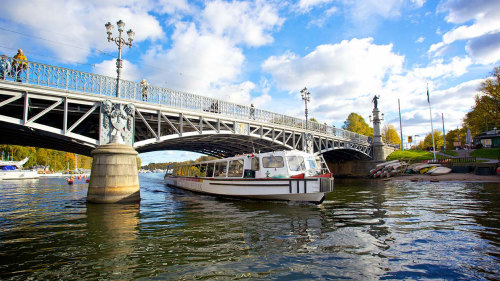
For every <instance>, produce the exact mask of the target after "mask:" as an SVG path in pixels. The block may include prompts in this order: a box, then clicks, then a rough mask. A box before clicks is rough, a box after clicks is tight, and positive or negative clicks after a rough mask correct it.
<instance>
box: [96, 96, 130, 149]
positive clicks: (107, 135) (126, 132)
mask: <svg viewBox="0 0 500 281" xmlns="http://www.w3.org/2000/svg"><path fill="white" fill-rule="evenodd" d="M134 116H135V106H134V105H133V104H131V103H129V104H121V103H116V104H113V103H112V102H111V101H110V100H105V101H103V102H102V103H101V119H100V120H101V128H100V133H99V143H100V144H101V145H103V144H107V143H111V142H117V143H123V144H126V145H129V146H133V144H134Z"/></svg>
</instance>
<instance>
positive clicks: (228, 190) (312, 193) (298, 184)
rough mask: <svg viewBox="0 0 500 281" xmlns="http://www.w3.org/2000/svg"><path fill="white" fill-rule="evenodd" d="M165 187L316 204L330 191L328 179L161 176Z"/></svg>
mask: <svg viewBox="0 0 500 281" xmlns="http://www.w3.org/2000/svg"><path fill="white" fill-rule="evenodd" d="M165 181H166V183H167V184H168V185H171V186H174V187H178V188H182V189H185V190H189V191H193V192H198V193H204V194H211V195H217V196H225V197H226V196H227V197H237V198H249V199H258V200H279V201H300V202H312V203H316V204H320V203H321V202H323V200H324V199H325V193H326V192H329V191H332V190H333V180H332V179H330V178H305V179H291V178H288V179H242V178H241V179H240V178H239V179H227V178H224V179H213V178H189V177H169V176H166V177H165Z"/></svg>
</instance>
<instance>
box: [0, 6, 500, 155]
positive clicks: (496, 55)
mask: <svg viewBox="0 0 500 281" xmlns="http://www.w3.org/2000/svg"><path fill="white" fill-rule="evenodd" d="M0 3H1V6H2V10H3V11H2V13H1V15H0V51H1V52H2V53H4V54H6V55H9V56H13V55H14V54H15V52H16V50H17V49H18V48H22V49H23V50H24V53H25V54H26V56H27V57H28V60H31V61H36V62H41V63H46V64H51V65H57V66H63V67H68V68H73V69H78V70H82V71H88V72H93V73H99V74H104V75H109V76H113V77H114V76H115V75H116V70H115V59H116V56H117V47H116V45H114V44H113V43H109V42H107V39H106V29H105V27H104V24H105V23H106V22H108V21H110V22H111V23H113V24H114V25H115V33H114V35H116V33H117V32H116V22H117V21H118V20H119V19H121V20H123V21H124V22H125V23H126V26H125V29H126V30H128V29H129V28H131V29H133V30H134V31H135V33H136V36H135V40H134V42H133V43H134V45H133V47H132V48H130V49H129V48H126V49H125V50H124V52H123V59H124V60H125V62H124V73H123V75H124V79H127V80H132V81H140V80H141V79H142V78H146V80H148V82H149V83H150V84H153V85H156V86H163V87H168V88H172V89H177V90H183V91H188V92H193V93H196V94H200V95H206V96H211V97H217V98H220V99H223V100H228V101H231V102H235V103H239V104H244V105H249V104H250V103H253V104H255V105H256V107H258V108H263V109H267V110H271V111H274V112H278V113H284V114H288V115H291V116H297V117H303V116H304V107H303V102H302V100H301V98H300V93H299V91H300V90H301V89H302V88H303V87H307V88H308V89H309V91H310V92H311V103H310V106H309V108H310V116H312V117H314V118H316V119H317V120H318V121H319V122H321V123H325V122H326V123H328V124H329V125H331V124H333V125H335V126H337V127H340V126H342V124H343V122H344V121H345V119H346V118H347V116H348V115H349V113H351V112H356V113H358V114H360V115H362V116H363V117H364V118H365V120H367V121H368V116H369V115H370V114H371V109H372V108H373V105H372V104H371V100H372V97H373V95H375V94H377V95H380V100H379V109H380V110H381V111H382V112H383V113H384V114H385V124H392V125H394V126H395V127H396V128H397V129H398V130H399V119H398V103H397V100H398V98H399V99H400V100H401V111H402V122H403V135H404V139H406V137H407V136H408V135H420V136H421V137H420V139H419V138H417V140H421V139H423V136H424V135H426V134H428V133H430V131H431V129H430V116H429V109H428V105H427V99H426V85H427V83H428V84H429V89H430V93H431V103H432V112H433V120H434V127H435V129H439V130H441V128H442V124H441V114H443V115H444V120H445V129H446V130H449V129H455V128H457V126H461V124H462V119H463V117H464V114H465V113H466V112H467V111H468V110H470V108H471V106H472V105H473V104H474V96H475V95H476V94H478V91H477V89H478V88H479V86H480V82H481V81H482V80H483V79H484V78H486V77H488V76H489V73H490V72H491V71H492V70H493V68H494V67H495V66H497V65H498V62H499V60H500V1H490V0H478V1H470V0H457V1H447V0H443V1H425V0H408V1H404V0H386V1H375V0H363V1H361V0H360V1H355V0H339V1H335V0H304V1H231V2H228V1H221V0H216V1H185V0H157V1H142V0H141V1H139V0H120V1H118V0H116V1H114V0H112V1H96V0H89V1H76V0H73V1H68V0H51V1H40V0H38V1H37V0H34V1H33V0H32V1H25V0H17V1H6V0H2V1H0ZM140 156H141V158H142V160H143V163H149V162H166V161H174V160H185V159H188V158H195V157H197V154H193V153H185V152H155V153H146V154H141V155H140Z"/></svg>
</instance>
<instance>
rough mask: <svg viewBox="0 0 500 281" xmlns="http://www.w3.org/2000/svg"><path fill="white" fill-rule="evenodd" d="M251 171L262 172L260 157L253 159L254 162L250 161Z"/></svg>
mask: <svg viewBox="0 0 500 281" xmlns="http://www.w3.org/2000/svg"><path fill="white" fill-rule="evenodd" d="M250 169H251V170H252V171H259V170H260V157H252V160H251V161H250Z"/></svg>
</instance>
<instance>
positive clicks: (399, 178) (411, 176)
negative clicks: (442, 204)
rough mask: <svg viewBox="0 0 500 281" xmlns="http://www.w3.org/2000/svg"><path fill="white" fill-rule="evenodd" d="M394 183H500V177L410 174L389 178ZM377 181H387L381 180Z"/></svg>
mask: <svg viewBox="0 0 500 281" xmlns="http://www.w3.org/2000/svg"><path fill="white" fill-rule="evenodd" d="M389 179H390V180H394V181H460V182H500V175H476V174H473V173H449V174H446V175H440V176H431V175H426V174H423V175H421V174H409V175H401V176H396V177H392V178H389ZM377 180H387V178H379V179H377Z"/></svg>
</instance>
